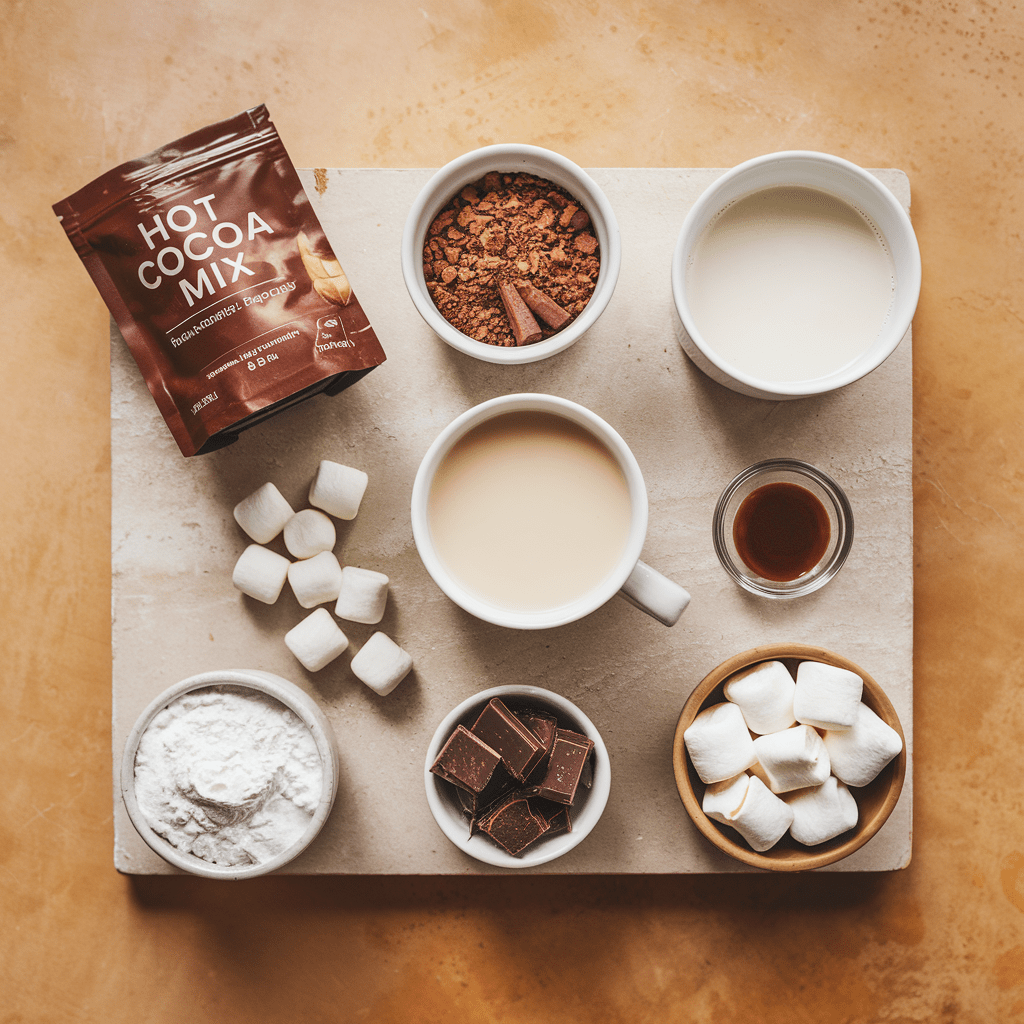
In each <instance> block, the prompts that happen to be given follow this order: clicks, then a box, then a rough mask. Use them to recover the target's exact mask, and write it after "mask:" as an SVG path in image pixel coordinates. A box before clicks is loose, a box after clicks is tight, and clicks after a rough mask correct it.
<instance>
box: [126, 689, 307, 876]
mask: <svg viewBox="0 0 1024 1024" xmlns="http://www.w3.org/2000/svg"><path fill="white" fill-rule="evenodd" d="M321 772H322V766H321V759H320V754H319V752H318V751H317V748H316V744H315V742H314V740H313V736H312V734H311V733H310V731H309V729H308V728H307V727H306V726H305V724H304V723H303V722H302V721H301V720H300V719H299V718H298V717H297V716H296V715H295V714H294V713H292V712H291V711H290V710H288V708H286V707H285V706H284V705H283V704H281V703H280V702H279V701H277V700H275V699H274V698H273V697H269V696H266V695H263V694H259V693H256V692H254V691H252V690H250V689H247V688H245V687H237V686H227V685H225V686H212V687H207V688H205V689H201V690H193V691H191V692H189V693H186V694H184V695H183V696H181V697H178V698H177V699H176V700H174V701H172V702H171V703H170V704H169V705H168V706H167V707H166V708H164V709H163V710H162V711H161V712H160V713H159V714H157V715H156V716H155V717H154V719H153V721H152V722H151V723H150V725H149V727H148V728H147V729H146V731H145V732H144V733H143V734H142V737H141V739H140V740H139V747H138V752H137V753H136V756H135V795H136V799H137V801H138V805H139V809H140V810H141V811H142V814H143V816H144V817H145V818H146V821H147V822H148V823H149V825H150V827H151V828H152V829H153V830H154V831H155V832H157V833H159V834H160V835H161V836H163V837H164V838H165V839H166V840H167V841H168V842H169V843H171V844H172V845H173V846H175V847H177V849H179V850H180V851H182V852H183V853H191V854H193V855H194V856H196V857H200V858H202V859H203V860H206V861H209V862H211V863H214V864H223V865H239V864H260V863H263V862H265V861H267V860H269V859H271V858H272V857H274V856H276V855H277V854H279V853H281V852H282V851H284V850H286V849H288V848H289V847H291V846H292V845H293V844H294V843H295V842H297V841H298V839H299V838H300V837H301V835H302V833H303V832H304V831H305V830H306V827H307V826H308V825H309V822H310V820H311V818H312V816H313V813H314V811H315V810H316V807H317V804H318V802H319V800H320V792H321V782H322V775H321Z"/></svg>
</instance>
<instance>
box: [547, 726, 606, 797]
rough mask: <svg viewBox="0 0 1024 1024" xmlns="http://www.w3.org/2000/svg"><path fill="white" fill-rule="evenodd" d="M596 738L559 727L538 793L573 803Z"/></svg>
mask: <svg viewBox="0 0 1024 1024" xmlns="http://www.w3.org/2000/svg"><path fill="white" fill-rule="evenodd" d="M593 747H594V741H593V740H591V739H588V738H587V737H586V736H583V735H581V734H580V733H578V732H572V731H571V730H569V729H556V730H555V741H554V743H553V744H552V745H551V756H550V758H549V759H548V770H547V772H546V773H545V775H544V779H543V781H542V782H541V783H540V785H539V786H537V795H538V796H542V797H544V798H545V799H547V800H553V801H554V802H555V803H559V804H571V803H572V801H573V797H575V795H576V787H577V786H578V785H579V781H580V775H581V773H582V771H583V766H584V764H586V761H587V758H588V757H589V756H590V751H591V750H592V749H593Z"/></svg>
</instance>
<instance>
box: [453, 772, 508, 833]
mask: <svg viewBox="0 0 1024 1024" xmlns="http://www.w3.org/2000/svg"><path fill="white" fill-rule="evenodd" d="M518 786H519V782H518V781H517V780H516V779H514V778H512V776H511V775H509V773H508V772H507V771H506V770H505V767H504V765H502V764H501V763H500V762H499V763H498V766H497V767H496V768H495V769H494V774H493V775H492V776H491V780H490V782H488V783H487V785H486V786H485V787H484V788H483V789H482V790H481V791H480V792H479V793H471V792H470V791H469V790H466V789H462V788H460V789H459V791H458V793H459V803H460V804H461V805H462V810H463V812H464V813H465V815H466V817H467V818H468V819H469V834H470V835H473V833H474V832H476V831H477V828H478V822H479V819H480V818H481V817H483V816H485V815H486V814H487V812H488V811H489V810H490V809H491V808H493V807H495V806H497V804H498V802H499V801H500V800H502V799H504V798H505V797H507V796H508V795H509V793H511V792H512V791H513V790H514V789H516V788H517V787H518Z"/></svg>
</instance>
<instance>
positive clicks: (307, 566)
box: [288, 551, 341, 608]
mask: <svg viewBox="0 0 1024 1024" xmlns="http://www.w3.org/2000/svg"><path fill="white" fill-rule="evenodd" d="M288 582H289V583H290V584H291V585H292V591H293V592H294V594H295V600H296V601H298V602H299V604H301V605H302V607H303V608H315V607H316V606H317V605H318V604H325V603H326V602H327V601H336V600H337V599H338V592H339V591H340V590H341V565H340V564H339V563H338V559H337V556H336V555H335V554H334V552H333V551H321V552H320V554H319V555H314V556H313V557H312V558H304V559H302V561H299V562H292V564H291V565H289V566H288Z"/></svg>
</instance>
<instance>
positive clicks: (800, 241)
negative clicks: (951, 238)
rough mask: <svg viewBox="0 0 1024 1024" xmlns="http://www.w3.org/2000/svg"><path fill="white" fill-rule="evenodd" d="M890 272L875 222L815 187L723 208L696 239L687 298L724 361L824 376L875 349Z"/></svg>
mask: <svg viewBox="0 0 1024 1024" xmlns="http://www.w3.org/2000/svg"><path fill="white" fill-rule="evenodd" d="M895 288H896V274H895V269H894V266H893V261H892V257H891V255H890V254H889V250H888V248H887V247H886V245H885V243H884V241H883V240H882V238H881V237H880V235H879V233H878V232H877V231H876V229H875V228H874V226H873V225H872V224H871V223H870V222H869V221H868V220H867V219H866V218H865V217H863V216H862V215H861V214H860V213H858V212H857V211H856V210H855V209H853V207H851V206H849V205H847V204H846V203H844V202H843V201H842V200H839V199H836V198H835V197H834V196H831V195H829V194H828V193H826V192H821V191H819V190H817V189H812V188H803V187H796V186H792V187H790V186H786V187H779V188H769V189H764V190H763V191H760V192H755V193H753V194H752V195H749V196H745V197H744V198H743V199H740V200H737V201H736V202H735V203H733V204H732V205H731V206H728V207H727V208H726V209H725V210H724V211H723V212H722V213H721V214H719V215H718V217H717V218H716V219H715V220H713V221H712V222H711V223H710V224H709V225H708V227H707V228H706V229H705V231H704V233H703V234H702V235H701V237H700V238H699V239H698V240H697V244H696V245H695V246H694V249H693V253H692V254H691V257H690V262H689V265H688V267H687V277H686V294H687V299H688V300H689V305H690V310H691V312H692V315H693V319H694V323H695V324H696V326H697V329H698V330H699V331H700V334H701V336H702V337H703V339H704V340H705V341H706V342H707V344H708V345H709V346H710V347H711V348H712V349H713V350H714V351H715V352H716V353H717V354H718V355H719V356H720V357H721V358H722V359H723V360H724V361H725V362H727V363H729V364H730V365H732V366H733V367H735V368H736V369H737V370H740V371H742V372H745V373H748V374H750V375H751V376H754V377H758V378H761V379H762V380H770V381H804V380H814V379H816V378H819V377H825V376H827V375H829V374H832V373H835V372H837V371H839V370H841V369H842V368H843V367H845V366H848V365H849V364H850V363H852V362H853V361H854V360H855V359H857V358H858V357H859V356H861V355H862V354H863V353H864V352H866V351H867V350H868V349H869V348H870V347H871V346H872V344H873V343H874V341H875V338H876V337H877V335H878V332H879V331H880V330H881V328H882V326H883V324H884V322H885V319H886V317H887V316H888V314H889V310H890V307H891V306H892V301H893V297H894V295H895Z"/></svg>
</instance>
